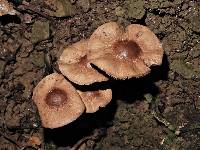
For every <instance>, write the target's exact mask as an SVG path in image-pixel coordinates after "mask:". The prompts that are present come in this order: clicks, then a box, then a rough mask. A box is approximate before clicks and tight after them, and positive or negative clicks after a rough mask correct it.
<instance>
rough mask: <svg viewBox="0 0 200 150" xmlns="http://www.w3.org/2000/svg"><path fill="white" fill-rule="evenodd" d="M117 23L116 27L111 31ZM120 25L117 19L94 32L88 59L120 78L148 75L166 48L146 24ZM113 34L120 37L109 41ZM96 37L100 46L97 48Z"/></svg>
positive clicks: (90, 40) (159, 61)
mask: <svg viewBox="0 0 200 150" xmlns="http://www.w3.org/2000/svg"><path fill="white" fill-rule="evenodd" d="M113 24H115V27H113V29H112V30H111V28H112V26H113ZM116 26H117V24H116V23H113V22H110V23H106V24H104V25H102V26H100V27H99V28H97V31H95V32H94V33H93V34H92V35H91V38H90V39H89V41H88V47H89V50H90V53H89V55H88V58H89V59H90V62H91V63H92V64H94V65H95V66H97V67H98V68H100V69H101V70H103V71H105V72H106V73H107V74H108V75H110V76H112V77H114V78H118V79H126V78H131V77H141V76H144V75H146V74H148V73H149V72H150V68H149V67H150V66H152V65H160V64H161V62H162V57H163V49H162V46H161V43H160V41H159V40H158V38H157V37H156V36H155V34H154V33H153V32H152V31H150V30H149V29H148V28H147V27H145V26H142V25H129V26H128V27H127V28H126V30H123V29H122V27H121V26H119V27H116ZM106 27H107V28H109V29H110V30H109V32H108V31H107V30H105V28H106ZM106 32H108V33H106ZM111 32H113V33H111ZM113 34H114V37H115V39H116V40H114V39H112V40H109V43H107V44H105V42H106V40H105V39H108V37H109V35H113ZM95 38H97V39H98V40H97V41H98V42H97V43H98V45H99V46H98V47H95V43H94V41H95V40H94V39H95ZM100 45H103V46H100ZM105 45H106V46H105Z"/></svg>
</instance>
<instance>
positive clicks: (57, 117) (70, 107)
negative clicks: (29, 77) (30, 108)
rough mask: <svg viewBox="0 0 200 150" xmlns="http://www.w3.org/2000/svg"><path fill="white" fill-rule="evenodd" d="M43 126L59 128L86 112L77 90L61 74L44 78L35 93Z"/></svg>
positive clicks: (35, 100)
mask: <svg viewBox="0 0 200 150" xmlns="http://www.w3.org/2000/svg"><path fill="white" fill-rule="evenodd" d="M32 99H33V101H34V102H35V104H36V106H37V108H38V111H39V114H40V117H41V120H42V125H43V126H44V127H46V128H58V127H61V126H64V125H66V124H68V123H70V122H72V121H74V120H76V119H77V118H78V117H79V116H80V115H81V114H82V113H83V112H84V110H85V105H84V103H83V102H82V100H81V98H80V96H79V94H78V92H77V91H76V89H75V88H74V87H73V86H72V85H71V84H70V83H69V82H68V81H67V80H66V79H65V78H64V77H63V76H62V75H60V74H57V73H53V74H51V75H48V76H46V77H45V78H43V79H42V80H41V81H40V82H39V83H38V85H37V86H36V87H35V89H34V91H33V97H32Z"/></svg>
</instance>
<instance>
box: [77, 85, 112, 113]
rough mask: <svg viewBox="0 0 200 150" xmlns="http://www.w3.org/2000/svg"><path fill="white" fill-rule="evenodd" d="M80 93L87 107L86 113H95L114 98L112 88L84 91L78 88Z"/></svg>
mask: <svg viewBox="0 0 200 150" xmlns="http://www.w3.org/2000/svg"><path fill="white" fill-rule="evenodd" d="M78 93H79V95H80V96H81V98H82V101H83V102H84V104H85V107H86V113H94V112H96V111H98V110H99V108H100V107H105V106H106V105H107V104H108V103H110V101H111V99H112V90H111V89H106V90H98V91H86V92H82V91H79V90H78Z"/></svg>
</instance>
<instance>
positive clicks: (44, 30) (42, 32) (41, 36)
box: [31, 21, 50, 43]
mask: <svg viewBox="0 0 200 150" xmlns="http://www.w3.org/2000/svg"><path fill="white" fill-rule="evenodd" d="M49 35H50V33H49V22H41V21H36V22H35V23H34V24H33V27H32V34H31V41H32V43H37V42H40V41H43V40H46V39H47V38H49Z"/></svg>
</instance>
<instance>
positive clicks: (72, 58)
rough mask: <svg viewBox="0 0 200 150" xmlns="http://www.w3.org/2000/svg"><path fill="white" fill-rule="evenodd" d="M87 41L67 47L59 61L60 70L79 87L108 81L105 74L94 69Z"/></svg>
mask: <svg viewBox="0 0 200 150" xmlns="http://www.w3.org/2000/svg"><path fill="white" fill-rule="evenodd" d="M87 44H88V42H87V40H82V41H79V42H77V43H75V44H73V45H71V46H69V47H67V48H66V49H65V50H64V51H63V53H62V55H61V56H60V59H59V61H58V65H59V69H60V71H61V72H62V74H63V75H64V76H66V77H67V78H68V79H69V80H70V81H72V82H74V83H76V84H79V85H89V84H92V83H94V82H102V81H106V80H108V78H107V77H105V76H104V75H103V74H100V73H99V72H98V71H97V70H95V69H94V68H92V66H91V65H90V62H89V61H90V60H89V59H88V57H87V55H88V52H89V51H88V49H87Z"/></svg>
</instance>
